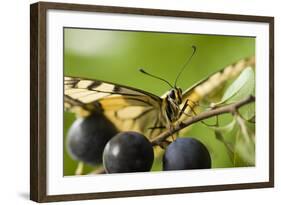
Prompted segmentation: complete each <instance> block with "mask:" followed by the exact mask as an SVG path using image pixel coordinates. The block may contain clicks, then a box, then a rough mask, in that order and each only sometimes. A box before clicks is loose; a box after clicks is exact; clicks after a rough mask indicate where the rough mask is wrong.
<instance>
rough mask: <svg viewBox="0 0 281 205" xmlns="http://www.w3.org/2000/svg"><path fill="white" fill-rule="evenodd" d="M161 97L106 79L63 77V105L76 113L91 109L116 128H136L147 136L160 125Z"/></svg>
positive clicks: (154, 131) (80, 114) (155, 133)
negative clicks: (102, 114) (103, 116)
mask: <svg viewBox="0 0 281 205" xmlns="http://www.w3.org/2000/svg"><path fill="white" fill-rule="evenodd" d="M161 102H162V99H161V98H160V97H158V96H156V95H153V94H151V93H148V92H145V91H142V90H139V89H136V88H130V87H128V86H122V85H117V84H113V83H109V82H104V81H99V80H92V79H85V78H77V77H65V78H64V107H65V110H66V111H70V112H74V113H76V115H77V116H79V117H84V116H87V115H90V114H91V113H94V112H103V113H104V115H105V116H106V117H107V118H108V119H109V120H110V121H111V122H112V123H113V124H114V125H115V126H116V127H117V128H118V129H119V130H120V131H128V130H130V131H137V132H141V133H143V134H145V135H146V136H148V137H153V136H156V135H157V134H159V133H160V131H161V129H150V128H154V127H162V126H163V125H162V120H161V115H160V114H161V113H160V111H161Z"/></svg>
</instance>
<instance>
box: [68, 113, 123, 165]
mask: <svg viewBox="0 0 281 205" xmlns="http://www.w3.org/2000/svg"><path fill="white" fill-rule="evenodd" d="M117 132H118V131H117V129H116V128H115V126H114V125H113V124H112V123H111V122H110V121H109V120H108V119H107V118H106V117H105V116H104V115H103V114H101V113H94V114H92V115H90V116H89V117H86V118H79V119H77V120H76V121H75V122H74V123H73V124H72V126H71V128H70V129H69V131H68V135H67V149H68V152H69V153H70V155H71V156H72V158H74V159H76V160H80V161H83V162H85V163H87V164H91V165H97V164H100V163H102V153H103V149H104V147H105V145H106V143H107V142H108V141H109V140H110V139H111V138H112V137H113V136H114V135H115V134H116V133H117Z"/></svg>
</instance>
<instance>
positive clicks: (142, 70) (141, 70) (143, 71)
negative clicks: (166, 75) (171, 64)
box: [139, 68, 173, 88]
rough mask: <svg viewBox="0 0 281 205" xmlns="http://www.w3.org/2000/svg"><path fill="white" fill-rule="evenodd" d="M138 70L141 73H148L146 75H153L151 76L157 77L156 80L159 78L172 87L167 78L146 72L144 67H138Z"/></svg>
mask: <svg viewBox="0 0 281 205" xmlns="http://www.w3.org/2000/svg"><path fill="white" fill-rule="evenodd" d="M139 71H140V72H141V73H143V74H145V75H148V76H150V77H153V78H156V79H158V80H161V81H163V82H165V83H167V84H168V85H169V86H170V87H171V88H173V86H172V85H171V83H169V82H168V81H167V80H165V79H163V78H160V77H158V76H155V75H152V74H150V73H148V72H146V71H145V70H144V69H142V68H140V69H139Z"/></svg>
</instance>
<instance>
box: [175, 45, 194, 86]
mask: <svg viewBox="0 0 281 205" xmlns="http://www.w3.org/2000/svg"><path fill="white" fill-rule="evenodd" d="M192 49H193V52H192V54H191V55H190V56H189V58H188V59H187V60H186V61H185V63H184V64H183V65H182V67H181V70H180V72H179V73H178V75H177V77H176V80H175V85H174V87H176V86H177V82H178V79H179V77H180V75H181V74H182V72H183V71H184V69H185V68H186V66H187V65H188V64H189V62H190V60H191V59H192V57H193V56H194V54H195V52H196V46H192Z"/></svg>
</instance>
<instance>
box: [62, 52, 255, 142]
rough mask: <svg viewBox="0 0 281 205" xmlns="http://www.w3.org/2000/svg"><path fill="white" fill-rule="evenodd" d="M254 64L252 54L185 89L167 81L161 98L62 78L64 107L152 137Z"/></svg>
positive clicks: (76, 79) (121, 129) (119, 86)
mask: <svg viewBox="0 0 281 205" xmlns="http://www.w3.org/2000/svg"><path fill="white" fill-rule="evenodd" d="M194 51H195V48H194ZM254 66H255V58H254V57H249V58H245V59H241V60H239V61H238V62H236V63H233V64H231V65H229V66H227V67H225V68H223V69H221V70H220V71H218V72H216V73H214V74H212V75H210V76H209V77H207V78H205V79H203V80H201V81H200V82H198V83H196V84H195V85H193V86H191V87H190V88H188V89H186V90H185V91H182V90H181V89H180V88H178V87H177V86H176V85H175V86H172V85H171V84H170V87H171V90H170V91H168V92H167V93H165V94H164V95H162V96H161V97H159V96H157V95H154V94H152V93H149V92H146V91H143V90H140V89H137V88H132V87H128V86H125V85H118V84H115V83H110V82H105V81H101V80H96V79H86V78H80V77H64V107H65V110H66V111H70V112H74V113H76V115H77V116H79V117H83V116H84V117H85V116H87V115H90V114H91V113H94V112H100V113H103V114H104V116H106V117H107V118H108V119H109V120H110V121H111V122H112V123H113V124H114V125H115V126H116V127H117V128H118V129H119V130H120V131H128V130H130V131H137V132H140V133H143V134H144V135H145V136H147V137H149V138H150V139H153V137H156V136H157V135H158V134H160V132H161V131H162V129H169V127H170V126H171V125H172V124H173V123H177V122H179V121H181V120H183V119H184V118H187V117H188V114H190V113H191V111H192V109H193V108H195V107H196V106H197V105H198V102H200V101H201V100H204V99H205V98H207V97H208V96H209V95H210V94H212V93H214V92H216V91H217V90H219V89H221V87H222V86H223V85H224V84H225V83H226V81H228V80H229V79H231V78H233V77H235V76H237V75H238V74H239V73H240V72H241V71H242V70H243V69H245V68H247V67H254ZM141 71H142V72H143V73H145V74H148V75H150V76H152V77H156V76H153V75H151V74H149V73H147V72H145V71H144V70H141ZM179 74H181V72H180V73H179ZM178 76H179V75H178ZM156 78H158V79H159V77H156ZM161 80H164V79H161ZM164 81H165V80H164ZM167 83H168V82H167ZM168 84H169V83H168ZM175 84H176V83H175ZM183 113H184V114H183Z"/></svg>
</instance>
